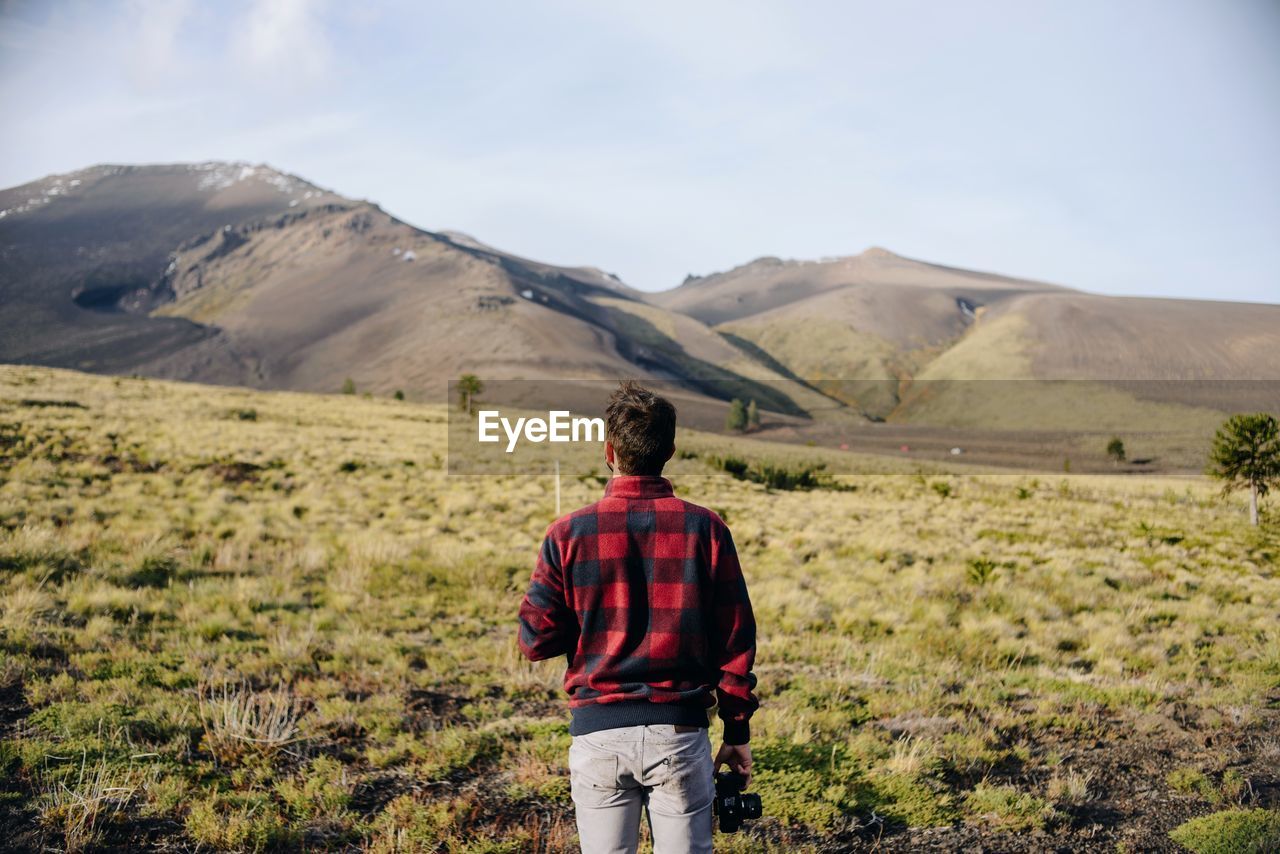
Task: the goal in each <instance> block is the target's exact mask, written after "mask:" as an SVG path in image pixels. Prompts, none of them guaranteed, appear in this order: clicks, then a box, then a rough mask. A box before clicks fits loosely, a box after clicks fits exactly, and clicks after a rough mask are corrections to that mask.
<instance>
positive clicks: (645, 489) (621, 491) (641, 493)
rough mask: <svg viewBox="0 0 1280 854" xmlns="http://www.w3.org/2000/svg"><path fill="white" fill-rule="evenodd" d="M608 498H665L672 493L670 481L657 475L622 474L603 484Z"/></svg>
mask: <svg viewBox="0 0 1280 854" xmlns="http://www.w3.org/2000/svg"><path fill="white" fill-rule="evenodd" d="M604 494H605V496H606V497H608V498H667V497H669V496H671V495H673V494H674V491H673V490H672V488H671V481H669V480H667V479H666V478H665V477H660V476H657V475H639V474H637V475H622V476H620V477H613V478H610V479H609V482H608V483H607V484H605V487H604Z"/></svg>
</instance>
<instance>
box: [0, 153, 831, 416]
mask: <svg viewBox="0 0 1280 854" xmlns="http://www.w3.org/2000/svg"><path fill="white" fill-rule="evenodd" d="M0 202H2V203H3V204H5V205H6V206H7V207H6V213H5V215H4V217H3V218H0V245H3V247H4V249H3V262H2V264H0V288H2V289H3V290H0V293H3V294H4V310H3V313H0V324H2V326H0V328H3V329H4V330H5V335H4V344H3V345H0V361H14V362H35V363H40V364H51V365H62V366H68V367H78V368H87V369H91V370H101V371H112V372H124V371H129V372H132V371H136V372H138V373H144V374H149V375H157V376H166V377H175V378H181V379H193V380H200V381H209V382H218V383H234V384H245V385H252V386H257V387H265V388H282V389H304V390H320V391H325V390H330V391H332V390H336V389H337V388H339V387H340V386H341V385H342V383H343V381H344V379H345V378H347V377H350V378H352V379H353V380H354V381H355V382H356V384H357V386H358V387H359V388H361V389H368V390H371V391H379V392H381V391H387V392H389V391H390V390H392V389H395V388H401V389H406V390H408V391H409V392H411V393H419V394H437V393H439V392H441V391H443V388H444V384H445V382H446V381H447V380H448V379H450V378H454V377H456V376H458V375H459V374H460V373H463V372H474V373H477V374H480V375H481V376H483V377H485V378H486V379H495V378H525V379H539V378H589V379H601V380H612V379H616V378H617V377H621V376H636V375H640V376H653V377H660V378H668V379H674V380H677V381H680V382H681V383H682V384H684V385H686V386H687V387H689V388H692V389H694V390H696V391H700V392H703V393H704V394H708V395H711V396H713V397H722V396H724V394H726V393H741V394H743V395H744V396H748V395H749V396H753V397H757V398H758V399H759V400H760V401H761V403H762V405H764V404H767V405H768V406H769V407H770V408H773V409H775V410H778V411H788V412H793V413H796V414H798V413H799V412H800V405H799V404H798V403H797V402H796V401H795V400H793V396H794V397H797V398H805V397H806V396H807V397H808V398H809V399H810V400H818V401H822V400H824V399H823V398H821V396H819V395H816V394H814V393H813V392H812V391H811V390H809V389H807V388H805V387H803V386H801V385H799V384H797V383H794V382H792V381H790V380H788V379H786V378H784V377H782V376H781V375H779V374H777V373H775V372H774V371H773V370H772V369H770V368H769V367H767V366H765V365H762V364H760V363H758V362H756V361H754V360H753V358H752V357H751V356H749V355H748V354H746V353H744V351H742V350H740V349H738V348H736V347H734V346H732V345H730V344H728V343H726V342H725V340H724V339H723V338H722V337H721V336H719V335H717V334H715V333H713V332H711V331H710V330H709V329H708V328H707V327H706V326H705V325H704V324H702V323H700V322H698V321H695V320H692V319H689V318H684V317H678V316H675V315H672V314H671V313H670V312H666V311H664V310H662V309H660V308H655V307H652V306H649V305H647V304H645V303H644V302H643V301H642V299H641V297H640V295H639V294H637V293H636V292H634V291H632V290H631V289H630V288H627V287H626V286H625V285H623V284H622V283H621V282H619V281H618V280H617V278H616V277H613V276H610V275H609V274H606V273H603V272H601V271H599V270H596V269H594V268H586V267H584V268H560V267H555V266H552V265H548V264H542V263H539V262H535V261H530V260H528V259H523V258H519V257H516V256H513V255H510V254H507V253H503V252H500V251H498V250H496V249H493V248H491V247H488V246H485V245H484V244H482V243H479V242H478V241H476V240H474V239H472V238H469V237H466V236H464V235H459V234H453V233H440V234H436V233H432V232H428V231H424V230H421V229H418V228H414V227H412V226H410V225H407V224H406V223H403V222H401V221H399V220H397V219H396V218H394V217H393V216H391V215H389V214H387V213H386V212H384V211H382V210H381V209H379V208H378V207H377V206H376V205H373V204H371V203H368V202H361V201H354V200H350V199H346V198H343V197H341V196H337V195H335V194H333V193H329V192H327V191H324V190H321V189H319V188H317V187H314V186H312V185H310V184H307V183H306V182H303V181H300V180H299V179H296V178H293V177H292V176H288V175H284V174H282V173H279V172H276V171H275V170H272V169H269V168H267V167H263V166H248V165H242V164H203V165H200V166H149V167H95V168H93V169H89V170H85V171H84V172H81V173H75V174H74V175H67V176H58V177H55V178H50V179H46V180H44V181H42V182H37V183H36V184H32V185H27V186H26V187H21V188H17V189H16V190H11V191H7V192H6V193H5V194H4V195H3V196H0ZM677 327H679V328H678V330H677ZM757 380H770V381H772V382H771V383H768V384H764V383H760V382H757ZM825 402H826V403H828V404H829V403H830V401H825Z"/></svg>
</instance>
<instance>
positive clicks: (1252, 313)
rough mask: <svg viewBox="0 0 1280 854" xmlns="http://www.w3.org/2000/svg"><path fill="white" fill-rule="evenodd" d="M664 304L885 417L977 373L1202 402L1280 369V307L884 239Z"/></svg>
mask: <svg viewBox="0 0 1280 854" xmlns="http://www.w3.org/2000/svg"><path fill="white" fill-rule="evenodd" d="M653 301H654V302H656V303H657V304H659V305H662V306H664V307H666V308H668V309H670V310H673V311H680V312H684V313H686V314H688V315H690V316H692V317H694V318H697V319H699V320H702V321H704V322H706V323H708V324H711V325H712V326H713V328H714V329H716V330H717V331H719V332H721V333H722V334H724V335H726V336H728V337H730V338H731V339H734V340H738V341H740V342H742V343H743V344H744V345H750V346H754V347H756V348H758V349H759V350H760V351H762V352H763V353H766V354H767V355H768V356H769V357H771V358H772V359H773V360H775V361H776V362H777V363H778V364H779V365H780V366H781V368H783V369H785V370H786V371H789V372H791V373H792V374H794V375H796V376H800V377H804V378H805V379H806V380H807V381H809V383H810V384H812V385H814V386H815V387H818V388H821V389H822V390H824V391H825V392H827V393H828V394H830V395H832V396H834V397H836V398H839V399H841V400H844V401H845V402H848V403H851V404H856V405H857V406H859V407H860V408H862V409H863V410H864V411H866V412H867V413H868V414H871V415H873V416H876V417H885V418H895V417H896V418H898V419H905V420H911V419H912V418H918V417H919V416H920V415H921V410H920V408H919V407H915V408H913V407H912V406H909V405H907V404H911V403H913V402H915V403H918V402H919V400H918V399H919V394H918V389H919V387H920V386H921V384H922V383H927V382H929V381H940V382H946V383H949V384H950V386H951V388H949V391H951V392H955V391H956V389H959V388H961V387H962V386H960V385H959V383H963V382H968V381H971V380H1018V381H1026V380H1039V381H1065V380H1073V381H1085V382H1089V383H1095V384H1096V383H1100V382H1105V383H1111V384H1121V385H1124V386H1126V388H1127V393H1128V394H1130V395H1131V396H1137V397H1138V398H1143V399H1155V400H1163V401H1166V402H1172V403H1202V402H1204V400H1205V395H1206V394H1208V393H1210V392H1211V391H1212V390H1211V389H1207V388H1206V387H1205V386H1204V385H1203V383H1201V384H1200V385H1197V383H1196V382H1193V381H1218V382H1219V383H1220V382H1221V381H1225V380H1233V381H1234V380H1243V379H1256V380H1275V379H1280V306H1275V305H1255V304H1243V303H1225V302H1210V301H1201V300H1177V299H1151V298H1134V297H1111V296H1102V295H1098V294H1088V293H1084V292H1081V291H1077V290H1072V289H1070V288H1065V287H1061V286H1058V285H1052V284H1047V283H1044V282H1037V281H1032V280H1026V279H1015V278H1010V277H1007V276H998V275H992V274H989V273H979V272H974V271H970V270H961V269H957V268H954V267H946V266H942V265H938V264H930V263H926V262H923V261H917V260H913V259H910V258H904V257H902V256H900V255H896V254H894V253H893V252H890V251H888V250H885V249H882V248H878V247H876V248H872V249H868V250H867V251H865V252H863V253H861V254H860V255H853V256H849V257H844V258H835V259H830V260H825V261H820V262H813V261H783V260H780V259H777V258H761V259H758V260H756V261H753V262H751V263H750V264H746V265H744V266H741V267H737V268H734V269H732V270H729V271H727V272H723V273H716V274H714V275H711V276H707V277H702V278H699V277H690V278H689V279H688V280H686V281H685V283H684V284H683V285H681V286H680V287H678V288H675V289H673V290H670V291H667V292H665V293H662V294H658V295H656V296H655V297H653ZM912 384H914V385H915V386H916V387H917V394H916V395H915V396H913V395H912V394H910V393H908V389H909V388H910V386H911V385H912ZM994 388H996V387H995V386H989V387H988V390H991V389H994ZM1004 388H1005V390H1007V389H1009V388H1013V386H1010V385H1008V384H1006V385H1005V387H1004ZM1023 388H1029V386H1023ZM970 391H972V389H970ZM1219 391H1220V390H1219ZM935 393H936V391H935ZM932 408H933V409H934V410H935V411H937V409H938V408H937V407H936V406H934V407H932ZM978 409H979V410H981V407H979V408H978Z"/></svg>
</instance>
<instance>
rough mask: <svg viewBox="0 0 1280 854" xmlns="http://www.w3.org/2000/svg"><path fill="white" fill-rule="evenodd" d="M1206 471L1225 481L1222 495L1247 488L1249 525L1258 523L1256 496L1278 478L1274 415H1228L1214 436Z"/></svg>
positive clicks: (1279, 442)
mask: <svg viewBox="0 0 1280 854" xmlns="http://www.w3.org/2000/svg"><path fill="white" fill-rule="evenodd" d="M1209 474H1210V475H1212V476H1213V477H1216V478H1218V479H1219V480H1222V481H1224V483H1223V486H1222V492H1223V494H1224V495H1225V494H1226V493H1228V492H1230V491H1231V490H1233V489H1242V488H1245V487H1248V489H1249V524H1251V525H1256V524H1258V498H1259V497H1260V496H1264V495H1266V494H1267V491H1268V490H1269V489H1270V488H1271V487H1272V486H1274V485H1275V484H1276V482H1277V481H1280V424H1277V422H1276V419H1275V417H1274V416H1271V415H1268V414H1267V413H1265V412H1258V413H1255V414H1252V415H1246V414H1240V415H1232V416H1231V417H1230V418H1228V419H1227V420H1226V422H1225V423H1224V424H1223V425H1222V426H1221V427H1219V428H1218V432H1217V433H1216V434H1215V435H1214V437H1213V450H1212V451H1210V452H1209Z"/></svg>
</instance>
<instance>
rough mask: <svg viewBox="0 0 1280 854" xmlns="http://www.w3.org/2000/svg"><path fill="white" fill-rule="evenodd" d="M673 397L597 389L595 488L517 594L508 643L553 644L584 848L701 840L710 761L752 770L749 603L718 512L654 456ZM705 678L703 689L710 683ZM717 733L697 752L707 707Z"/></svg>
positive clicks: (558, 529)
mask: <svg viewBox="0 0 1280 854" xmlns="http://www.w3.org/2000/svg"><path fill="white" fill-rule="evenodd" d="M675 434H676V410H675V407H674V406H672V405H671V403H670V402H668V401H667V400H665V399H663V398H661V397H659V396H657V395H655V394H653V393H652V392H650V391H649V390H647V389H644V388H641V387H640V386H638V385H636V384H634V383H630V382H626V383H623V384H622V385H621V386H620V387H619V388H618V390H617V391H616V392H614V394H613V396H612V397H611V398H610V400H609V407H608V410H607V413H606V419H605V460H606V462H607V463H608V466H609V469H610V470H611V471H612V472H613V478H612V479H611V480H610V481H609V483H608V486H606V488H605V494H604V498H602V499H601V500H600V501H597V502H596V503H595V504H592V505H590V506H588V507H584V508H582V509H581V510H578V511H576V512H574V513H570V514H569V515H568V516H565V517H562V518H560V519H558V520H556V522H554V523H553V524H552V525H551V527H550V528H549V529H548V530H547V536H546V539H545V540H544V541H543V543H542V549H541V551H540V552H539V554H538V561H537V567H536V569H535V570H534V572H533V580H532V582H531V583H530V585H529V591H528V593H527V594H525V597H524V601H523V602H521V604H520V636H519V639H520V649H521V651H522V652H523V653H524V655H525V656H526V657H527V658H529V659H530V660H533V661H538V660H541V659H546V658H553V657H555V656H559V655H566V656H567V657H568V664H569V666H568V670H567V671H566V673H565V678H564V687H565V690H566V691H568V693H569V707H570V711H571V714H572V722H571V724H570V726H569V732H570V733H571V734H572V735H573V744H572V746H571V747H570V748H569V776H570V782H571V788H572V793H573V802H574V807H575V812H576V815H577V822H578V838H579V841H580V842H581V844H582V850H583V851H584V852H585V854H603V852H609V853H610V854H612V852H619V854H622V852H631V854H634V852H635V851H636V847H637V845H638V838H639V834H640V814H641V812H642V811H643V810H644V809H645V808H647V811H648V816H649V828H650V832H651V834H652V836H653V845H654V852H655V854H677V852H680V854H683V852H710V851H711V803H712V800H713V799H714V796H715V787H714V781H713V777H714V771H715V770H716V769H718V768H719V767H720V766H721V765H724V764H727V765H728V766H729V767H730V768H732V769H733V770H734V771H737V772H738V773H739V774H742V775H744V776H745V777H747V778H748V781H749V779H750V776H751V748H750V746H749V742H750V739H751V733H750V725H749V723H748V721H749V720H750V718H751V714H752V713H753V712H754V711H755V710H756V707H757V706H758V705H759V703H758V701H757V700H756V698H755V695H754V694H753V693H752V689H753V688H754V687H755V684H756V679H755V675H754V674H753V673H752V672H751V667H752V664H753V662H754V659H755V642H756V641H755V633H756V627H755V617H754V616H753V615H752V612H751V601H750V599H748V597H747V586H746V582H745V581H744V580H743V577H742V570H741V568H740V567H739V565H738V556H737V552H736V551H735V550H734V546H733V538H732V537H731V536H730V534H729V528H728V527H727V526H726V525H725V523H724V522H723V521H722V520H721V519H720V517H719V516H717V515H716V514H715V513H713V512H712V511H710V510H708V509H706V508H704V507H699V506H698V505H696V504H691V503H689V502H687V501H683V500H681V499H679V498H676V497H675V495H674V494H673V493H672V488H671V481H669V480H667V479H666V478H664V477H662V467H663V466H664V465H665V464H666V462H667V460H669V459H671V455H672V454H673V453H675ZM713 694H714V697H713ZM715 702H718V715H719V717H720V719H721V720H722V721H724V743H723V745H722V746H721V747H720V750H719V752H718V753H717V754H716V757H715V761H714V763H713V762H712V758H711V743H710V739H709V736H708V733H707V727H708V722H707V709H708V708H709V707H710V706H711V705H712V704H713V703H715Z"/></svg>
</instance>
